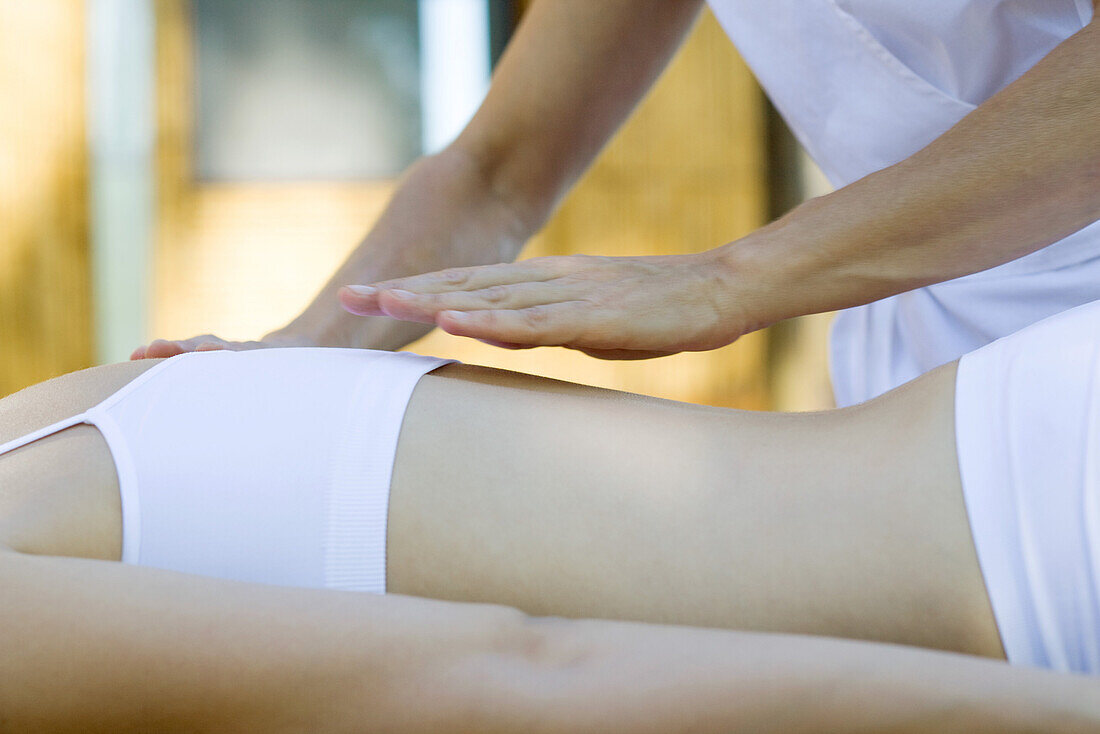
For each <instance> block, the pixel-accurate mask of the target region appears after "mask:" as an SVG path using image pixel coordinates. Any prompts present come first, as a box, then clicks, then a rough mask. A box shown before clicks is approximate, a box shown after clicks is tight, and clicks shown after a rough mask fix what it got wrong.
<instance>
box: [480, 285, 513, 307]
mask: <svg viewBox="0 0 1100 734" xmlns="http://www.w3.org/2000/svg"><path fill="white" fill-rule="evenodd" d="M481 295H482V298H484V299H485V300H486V301H487V302H488V303H503V302H504V301H505V300H506V299H507V298H508V288H506V287H505V286H503V285H494V286H489V287H488V288H486V289H485V290H483V291H482V293H481Z"/></svg>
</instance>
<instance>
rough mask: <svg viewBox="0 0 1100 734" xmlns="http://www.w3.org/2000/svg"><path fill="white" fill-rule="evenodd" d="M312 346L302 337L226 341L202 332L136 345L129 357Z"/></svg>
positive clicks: (268, 337)
mask: <svg viewBox="0 0 1100 734" xmlns="http://www.w3.org/2000/svg"><path fill="white" fill-rule="evenodd" d="M308 346H313V344H311V343H310V342H309V340H308V339H305V338H304V337H298V338H291V337H282V336H274V335H268V336H265V337H264V338H263V339H261V340H259V341H248V342H235V341H226V340H225V339H222V338H220V337H216V336H214V335H213V334H203V335H202V336H196V337H193V338H191V339H179V340H176V341H169V340H166V339H155V340H153V341H152V342H150V343H149V344H147V345H143V346H140V347H138V348H137V349H135V350H134V351H133V353H132V354H131V355H130V359H161V358H165V357H175V356H176V355H177V354H183V353H184V352H213V351H217V350H220V349H228V350H230V351H233V352H243V351H245V350H248V349H265V348H270V347H308Z"/></svg>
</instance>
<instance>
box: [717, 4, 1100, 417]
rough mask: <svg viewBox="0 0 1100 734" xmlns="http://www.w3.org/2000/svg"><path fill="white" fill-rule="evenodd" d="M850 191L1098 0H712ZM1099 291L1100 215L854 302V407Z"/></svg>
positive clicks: (1068, 31) (797, 126) (846, 397)
mask: <svg viewBox="0 0 1100 734" xmlns="http://www.w3.org/2000/svg"><path fill="white" fill-rule="evenodd" d="M710 5H711V7H712V9H713V10H714V13H715V15H716V16H717V17H718V20H719V21H720V22H721V23H722V25H723V27H724V28H725V29H726V32H727V33H728V34H729V36H730V38H731V39H732V40H733V41H734V43H735V44H736V45H737V48H738V50H739V51H740V52H741V54H742V56H743V57H744V58H745V61H746V62H747V63H748V64H749V66H750V67H751V68H752V69H753V71H754V72H755V73H756V75H757V77H758V79H759V80H760V82H761V84H762V85H763V86H764V88H765V90H766V91H767V93H768V96H769V97H770V98H771V99H772V101H773V103H774V104H775V106H776V108H777V109H778V110H779V112H780V113H781V114H782V115H783V117H784V119H785V120H786V121H787V123H788V124H789V125H790V127H791V129H792V131H793V132H794V134H795V136H796V137H797V138H798V139H799V141H800V142H801V143H802V144H803V145H804V146H805V148H806V150H807V151H808V152H809V153H810V155H811V156H812V157H813V158H814V160H816V161H817V163H818V164H819V165H820V166H821V168H822V170H823V171H824V172H825V174H826V175H827V176H828V177H829V179H830V181H831V182H832V183H833V184H834V185H835V186H837V187H841V186H845V185H847V184H849V183H851V182H853V181H855V180H857V179H859V178H862V177H863V176H866V175H867V174H869V173H872V172H874V171H877V170H879V169H882V168H885V167H887V166H890V165H892V164H894V163H897V162H899V161H901V160H904V159H905V158H907V157H909V156H910V155H912V154H913V153H915V152H917V151H918V150H920V149H921V148H923V147H925V146H926V145H928V144H929V143H930V142H932V141H933V140H935V139H936V138H937V137H939V136H940V135H941V134H943V133H944V132H945V131H947V130H948V129H949V128H950V127H952V126H953V125H954V124H955V123H956V122H958V121H959V120H960V119H962V118H963V117H965V116H966V115H967V114H969V113H970V112H971V111H972V110H973V109H974V108H975V106H976V105H979V104H981V103H982V102H983V101H985V100H986V99H987V98H989V97H990V96H991V95H992V94H994V93H996V92H997V91H999V90H1000V89H1002V88H1004V87H1005V86H1007V85H1008V84H1009V83H1011V82H1012V81H1014V80H1015V79H1016V78H1018V77H1019V76H1020V75H1022V74H1023V73H1024V72H1026V71H1027V70H1028V69H1030V68H1031V67H1032V66H1033V65H1034V64H1035V63H1036V62H1037V61H1038V60H1039V59H1041V58H1042V57H1043V56H1045V55H1046V54H1047V53H1049V52H1050V51H1051V50H1053V49H1054V47H1056V46H1057V45H1058V44H1060V43H1061V42H1062V41H1064V40H1065V39H1067V38H1068V37H1070V36H1071V35H1073V34H1074V33H1076V32H1077V31H1079V30H1081V28H1083V27H1084V26H1085V25H1086V24H1087V23H1088V22H1089V21H1090V20H1091V18H1092V13H1093V9H1092V2H1091V0H920V1H919V2H914V0H767V1H764V0H710ZM1098 299H1100V222H1098V223H1094V224H1093V225H1091V226H1089V227H1086V228H1085V229H1083V230H1081V231H1079V232H1077V233H1076V234H1074V235H1072V236H1070V237H1067V238H1066V239H1064V240H1061V241H1060V242H1056V243H1055V244H1053V245H1051V246H1049V247H1047V248H1045V249H1043V250H1040V251H1038V252H1035V253H1033V254H1031V255H1028V256H1026V257H1023V258H1020V259H1018V260H1015V261H1013V262H1010V263H1006V264H1004V265H1001V266H999V267H996V268H992V269H990V270H987V271H985V272H982V273H976V274H974V275H970V276H967V277H965V278H959V279H956V280H953V281H949V282H946V283H940V284H937V285H933V286H929V287H927V288H920V289H918V290H915V291H910V292H908V293H902V294H899V295H897V296H893V297H891V298H886V299H884V300H881V301H877V302H875V303H871V304H868V305H866V306H860V307H858V308H853V309H848V310H847V311H844V312H842V313H841V314H840V315H839V316H838V317H837V320H836V322H835V324H834V326H833V333H832V343H831V349H830V351H831V354H830V361H831V368H832V377H833V387H834V389H835V391H836V396H837V402H838V404H840V405H849V404H852V403H857V402H861V401H863V400H867V399H868V398H871V397H873V396H875V395H878V394H880V393H883V392H885V391H887V390H889V389H891V388H893V387H896V386H897V385H899V384H901V383H903V382H906V381H908V380H911V379H913V378H914V377H916V376H917V375H920V374H921V373H923V372H926V371H927V370H930V369H932V368H933V367H936V366H938V365H941V364H943V363H945V362H950V361H951V360H954V359H957V358H958V357H960V356H961V355H962V354H964V353H966V352H969V351H972V350H974V349H977V348H978V347H980V346H982V345H984V344H987V343H989V342H990V341H992V340H994V339H996V338H999V337H1001V336H1004V335H1006V334H1009V333H1012V332H1014V331H1017V330H1019V329H1021V328H1023V327H1025V326H1027V325H1029V324H1032V323H1034V322H1036V321H1039V320H1040V319H1043V318H1046V317H1047V316H1050V315H1051V314H1054V313H1058V312H1060V311H1064V310H1066V309H1069V308H1072V307H1074V306H1077V305H1080V304H1082V303H1087V302H1089V301H1093V300H1098Z"/></svg>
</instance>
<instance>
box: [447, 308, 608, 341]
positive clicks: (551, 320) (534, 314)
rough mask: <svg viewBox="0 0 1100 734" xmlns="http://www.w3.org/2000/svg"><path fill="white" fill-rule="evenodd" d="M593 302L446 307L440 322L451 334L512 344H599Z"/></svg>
mask: <svg viewBox="0 0 1100 734" xmlns="http://www.w3.org/2000/svg"><path fill="white" fill-rule="evenodd" d="M592 309H593V307H592V304H590V303H587V302H584V301H568V302H565V303H553V304H548V305H540V306H532V307H530V308H522V309H517V310H485V311H442V312H440V314H439V315H438V317H437V318H436V324H438V326H439V327H440V328H441V329H443V330H444V331H446V332H447V333H448V334H454V335H456V336H469V337H473V338H475V339H481V340H482V341H491V342H497V343H503V344H510V345H523V346H528V347H535V346H569V345H570V344H572V343H574V342H576V341H578V340H580V339H582V338H583V339H584V340H585V345H586V346H587V347H595V348H599V344H598V343H593V342H594V341H595V342H598V341H599V340H600V337H599V335H598V334H595V333H593V331H594V330H593V326H592V320H593V319H592Z"/></svg>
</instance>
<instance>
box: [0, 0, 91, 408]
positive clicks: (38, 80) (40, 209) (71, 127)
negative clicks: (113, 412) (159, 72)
mask: <svg viewBox="0 0 1100 734" xmlns="http://www.w3.org/2000/svg"><path fill="white" fill-rule="evenodd" d="M84 31H85V22H84V3H83V2H81V0H33V2H25V1H24V0H0V395H6V394H8V393H10V392H13V391H15V390H17V389H20V388H22V387H25V386H26V385H29V384H31V383H34V382H38V381H40V380H44V379H47V378H49V377H53V376H55V375H58V374H61V373H63V372H70V371H72V370H77V369H81V368H83V367H87V366H89V365H90V363H91V360H92V339H91V336H92V328H91V327H92V324H91V317H90V313H91V285H90V277H89V267H88V263H89V251H88V222H87V216H86V212H87V149H86V144H85V124H84V69H85V67H84V38H85V36H84Z"/></svg>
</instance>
